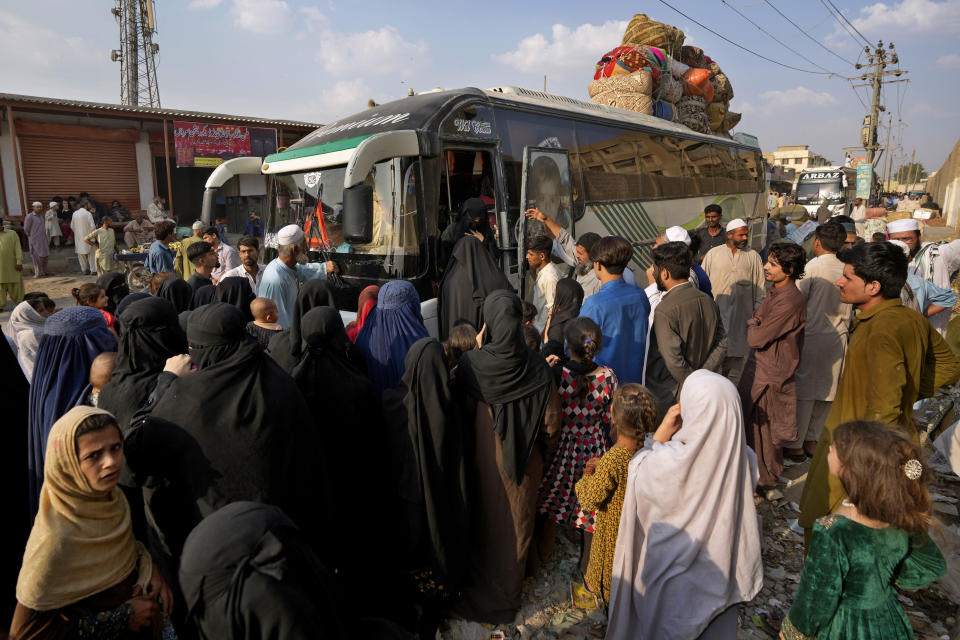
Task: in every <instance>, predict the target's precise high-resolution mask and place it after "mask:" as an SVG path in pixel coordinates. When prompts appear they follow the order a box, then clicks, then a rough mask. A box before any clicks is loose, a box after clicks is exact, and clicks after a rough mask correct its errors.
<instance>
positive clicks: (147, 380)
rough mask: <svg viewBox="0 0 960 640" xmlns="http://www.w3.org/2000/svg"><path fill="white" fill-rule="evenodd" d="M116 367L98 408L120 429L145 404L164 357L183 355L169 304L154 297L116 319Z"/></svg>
mask: <svg viewBox="0 0 960 640" xmlns="http://www.w3.org/2000/svg"><path fill="white" fill-rule="evenodd" d="M119 321H120V341H119V342H120V344H119V346H118V348H117V365H116V368H115V369H114V371H113V377H112V378H111V379H110V382H108V383H107V384H106V386H104V387H103V391H101V393H100V401H99V407H100V408H101V409H106V410H107V411H109V412H110V413H112V414H113V415H114V416H115V417H116V419H117V424H119V425H120V429H121V430H126V429H127V428H129V427H130V422H131V420H132V419H133V415H134V414H135V413H136V412H137V411H138V410H139V409H140V408H141V407H142V406H143V405H145V404H146V403H147V399H148V398H149V397H150V394H151V393H152V392H153V389H154V387H155V386H156V384H157V376H159V375H160V372H161V371H163V367H164V364H166V362H167V358H170V357H172V356H175V355H177V354H179V353H186V352H187V338H186V336H185V335H184V334H183V331H182V330H181V329H180V323H179V322H178V320H177V312H176V309H174V307H173V305H172V304H171V303H170V302H168V301H166V300H164V299H162V298H157V297H149V298H145V299H143V300H138V301H136V302H134V303H132V304H131V305H130V306H128V307H127V308H125V309H124V312H123V314H122V315H121V316H120V319H119Z"/></svg>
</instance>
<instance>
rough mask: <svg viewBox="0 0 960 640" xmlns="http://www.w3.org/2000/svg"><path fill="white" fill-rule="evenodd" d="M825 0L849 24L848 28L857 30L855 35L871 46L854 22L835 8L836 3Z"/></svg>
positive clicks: (831, 0)
mask: <svg viewBox="0 0 960 640" xmlns="http://www.w3.org/2000/svg"><path fill="white" fill-rule="evenodd" d="M823 1H824V0H820V2H823ZM826 1H827V2H828V3H829V4H830V6H831V7H833V10H834V11H836V12H837V13H838V14H839V15H840V18H841V19H842V20H843V21H844V22H846V23H847V24H848V25H850V28H851V29H853V30H854V31H856V32H857V35H858V36H860V38H861V39H862V40H863V42H864V44H866V45H867V46H868V47H870V46H873V45H872V43H871V42H870V41H869V40H867V37H866V36H864V35H863V34H862V33H860V30H859V29H857V27H856V26H854V24H853V23H852V22H850V21H849V20H847V16H845V15H843V12H842V11H840V9H838V8H837V5H835V4H833V0H826ZM848 33H849V32H848Z"/></svg>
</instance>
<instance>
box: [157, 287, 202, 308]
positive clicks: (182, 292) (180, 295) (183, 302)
mask: <svg viewBox="0 0 960 640" xmlns="http://www.w3.org/2000/svg"><path fill="white" fill-rule="evenodd" d="M157 296H158V297H160V298H163V299H164V300H169V301H170V302H171V303H173V306H174V307H175V308H176V310H177V313H183V312H184V311H186V310H187V309H190V303H191V302H192V301H193V287H191V286H190V285H189V284H187V281H186V280H182V279H180V278H167V279H166V280H164V281H163V284H161V285H160V289H158V290H157Z"/></svg>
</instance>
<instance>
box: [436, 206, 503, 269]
mask: <svg viewBox="0 0 960 640" xmlns="http://www.w3.org/2000/svg"><path fill="white" fill-rule="evenodd" d="M473 234H477V235H479V236H480V237H482V238H483V242H482V246H483V248H484V249H486V250H487V253H488V254H489V255H490V257H491V258H492V259H493V260H496V259H497V239H496V236H495V235H494V233H493V229H491V228H490V214H489V213H488V212H487V205H485V204H484V203H483V200H481V199H480V198H468V199H467V200H465V201H464V203H463V205H462V206H461V207H460V217H459V218H457V220H456V222H454V223H453V224H451V225H449V226H448V227H447V228H446V229H444V230H443V235H442V236H441V237H440V256H439V257H440V259H439V260H438V262H439V263H440V264H447V262H449V260H450V255H451V253H452V252H453V249H454V247H455V246H456V244H457V242H458V241H459V240H460V239H461V238H463V237H464V236H467V235H473Z"/></svg>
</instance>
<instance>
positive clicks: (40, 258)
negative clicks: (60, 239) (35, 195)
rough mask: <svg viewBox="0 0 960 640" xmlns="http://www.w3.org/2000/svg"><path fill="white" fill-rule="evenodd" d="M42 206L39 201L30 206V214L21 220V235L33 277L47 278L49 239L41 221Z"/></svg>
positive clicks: (44, 224)
mask: <svg viewBox="0 0 960 640" xmlns="http://www.w3.org/2000/svg"><path fill="white" fill-rule="evenodd" d="M42 211H43V204H42V203H41V202H39V201H37V202H34V203H33V204H32V205H30V213H28V214H27V217H26V218H25V219H24V220H23V233H24V235H25V236H27V242H28V244H29V246H30V259H31V260H33V277H34V278H45V277H46V276H47V258H49V257H50V238H48V237H47V228H46V223H45V221H44V219H43V214H42V213H41V212H42Z"/></svg>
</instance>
